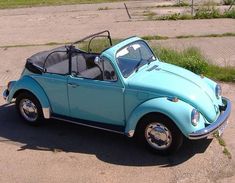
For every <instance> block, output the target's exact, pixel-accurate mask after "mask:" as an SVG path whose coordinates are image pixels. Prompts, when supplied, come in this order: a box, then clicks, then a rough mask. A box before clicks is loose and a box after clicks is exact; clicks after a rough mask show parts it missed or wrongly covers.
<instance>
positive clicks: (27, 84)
mask: <svg viewBox="0 0 235 183" xmlns="http://www.w3.org/2000/svg"><path fill="white" fill-rule="evenodd" d="M20 90H27V91H29V92H31V93H33V94H34V95H35V96H36V97H37V99H38V100H39V102H40V104H41V106H42V110H43V115H44V118H46V119H48V118H50V114H51V107H50V102H49V99H48V97H47V95H46V93H45V92H44V90H43V89H42V87H41V86H40V85H39V83H38V82H37V81H35V80H34V79H33V78H32V77H30V76H23V77H22V78H21V79H19V80H18V81H16V82H15V83H14V86H12V88H11V89H10V93H9V96H8V102H11V101H12V99H13V97H14V95H15V94H16V93H17V92H18V91H20Z"/></svg>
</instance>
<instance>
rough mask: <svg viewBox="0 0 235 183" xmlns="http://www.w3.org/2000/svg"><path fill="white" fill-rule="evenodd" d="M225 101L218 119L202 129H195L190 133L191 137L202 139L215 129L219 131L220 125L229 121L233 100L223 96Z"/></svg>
mask: <svg viewBox="0 0 235 183" xmlns="http://www.w3.org/2000/svg"><path fill="white" fill-rule="evenodd" d="M222 100H223V103H224V105H225V107H223V109H222V111H221V114H220V116H219V117H218V119H217V120H216V121H215V122H213V123H211V124H210V125H209V126H207V127H206V128H203V129H201V130H198V131H195V132H193V133H190V134H189V135H188V138H189V139H193V140H194V139H202V138H205V137H207V136H208V135H210V134H212V133H214V132H215V131H217V130H218V129H219V128H220V127H222V125H223V124H225V123H226V122H227V119H228V117H229V115H230V112H231V102H230V100H229V99H227V98H225V97H223V98H222Z"/></svg>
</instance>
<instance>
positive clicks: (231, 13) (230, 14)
mask: <svg viewBox="0 0 235 183" xmlns="http://www.w3.org/2000/svg"><path fill="white" fill-rule="evenodd" d="M224 18H235V8H232V9H231V10H226V11H225V12H224Z"/></svg>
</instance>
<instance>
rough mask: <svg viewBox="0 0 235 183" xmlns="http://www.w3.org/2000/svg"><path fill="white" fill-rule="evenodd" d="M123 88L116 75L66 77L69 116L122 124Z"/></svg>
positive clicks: (123, 120) (103, 122)
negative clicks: (98, 78)
mask: <svg viewBox="0 0 235 183" xmlns="http://www.w3.org/2000/svg"><path fill="white" fill-rule="evenodd" d="M123 93H124V88H123V85H122V84H121V82H120V81H118V78H117V77H116V76H114V77H112V79H111V78H108V79H105V80H97V79H92V78H84V77H82V76H74V75H71V76H69V77H68V96H69V104H70V116H71V117H73V118H78V119H85V120H89V121H93V122H98V123H102V124H110V125H118V126H124V123H125V119H124V107H123V106H124V105H123V103H124V102H123V100H124V99H123V97H124V94H123Z"/></svg>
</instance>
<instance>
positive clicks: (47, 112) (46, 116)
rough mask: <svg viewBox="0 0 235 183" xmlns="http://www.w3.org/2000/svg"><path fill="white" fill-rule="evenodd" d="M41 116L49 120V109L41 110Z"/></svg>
mask: <svg viewBox="0 0 235 183" xmlns="http://www.w3.org/2000/svg"><path fill="white" fill-rule="evenodd" d="M42 112H43V116H44V118H45V119H50V118H51V110H50V108H49V107H47V108H42Z"/></svg>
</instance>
